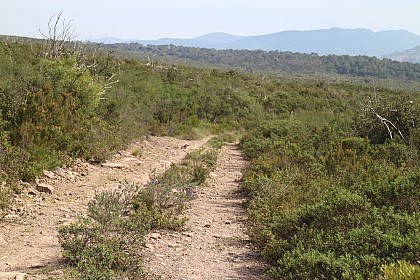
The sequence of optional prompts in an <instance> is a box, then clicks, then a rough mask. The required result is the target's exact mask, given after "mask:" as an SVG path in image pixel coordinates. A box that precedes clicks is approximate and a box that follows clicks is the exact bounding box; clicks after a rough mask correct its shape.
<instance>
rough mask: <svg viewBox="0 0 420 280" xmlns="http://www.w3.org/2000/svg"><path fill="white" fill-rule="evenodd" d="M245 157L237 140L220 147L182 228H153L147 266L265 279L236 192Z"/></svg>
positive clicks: (163, 271) (198, 275) (175, 273)
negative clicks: (169, 230) (214, 165)
mask: <svg viewBox="0 0 420 280" xmlns="http://www.w3.org/2000/svg"><path fill="white" fill-rule="evenodd" d="M245 164H246V162H245V161H244V160H243V158H242V154H241V152H240V150H239V148H238V146H237V145H233V144H229V145H226V146H224V147H223V148H222V150H221V152H220V154H219V157H218V160H217V168H216V169H215V171H213V172H212V173H211V176H210V179H208V181H207V184H205V185H207V186H203V187H200V188H199V190H198V198H196V199H195V200H193V201H192V202H191V204H190V205H189V207H188V210H187V211H186V212H187V213H186V216H187V217H188V219H189V220H188V222H187V225H186V231H184V232H154V233H152V234H150V238H149V241H148V244H147V249H146V250H147V251H148V253H147V254H146V260H145V262H146V267H147V268H148V269H149V270H150V271H151V273H152V274H154V275H159V276H161V277H162V279H195V280H197V279H200V280H203V279H212V280H215V279H224V280H226V279H251V280H252V279H262V278H263V277H262V276H263V270H264V266H263V264H262V263H261V262H260V261H259V255H258V253H257V251H256V250H255V248H254V247H253V245H252V244H251V241H250V239H249V236H248V235H247V234H246V227H245V224H244V222H245V208H244V205H243V204H244V202H245V199H244V198H243V196H242V195H241V194H240V193H238V187H239V183H238V182H239V181H240V179H241V177H242V174H241V169H242V168H243V167H244V166H245Z"/></svg>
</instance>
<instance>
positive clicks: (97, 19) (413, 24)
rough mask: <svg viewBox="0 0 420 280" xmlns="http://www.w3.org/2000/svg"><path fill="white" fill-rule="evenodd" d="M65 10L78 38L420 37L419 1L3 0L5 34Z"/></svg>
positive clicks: (41, 24)
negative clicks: (362, 32)
mask: <svg viewBox="0 0 420 280" xmlns="http://www.w3.org/2000/svg"><path fill="white" fill-rule="evenodd" d="M60 11H63V17H64V18H65V19H67V20H71V21H72V25H73V27H74V29H75V30H76V31H77V33H78V34H79V37H78V39H80V40H85V39H95V38H103V37H117V38H122V39H157V38H162V37H177V38H192V37H196V36H200V35H204V34H207V33H211V32H226V33H230V34H235V35H261V34H268V33H274V32H280V31H285V30H312V29H326V28H331V27H341V28H359V27H361V28H369V29H372V30H374V31H380V30H399V29H405V30H408V31H410V32H413V33H415V34H417V35H420V0H205V1H204V0H0V34H3V35H20V36H29V37H39V36H40V34H39V31H38V30H39V29H41V30H43V31H46V30H47V28H46V26H47V22H48V20H49V19H50V17H51V16H52V15H54V14H57V13H58V12H60Z"/></svg>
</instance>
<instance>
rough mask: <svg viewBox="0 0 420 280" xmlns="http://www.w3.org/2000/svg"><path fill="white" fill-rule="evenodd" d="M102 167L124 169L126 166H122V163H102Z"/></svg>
mask: <svg viewBox="0 0 420 280" xmlns="http://www.w3.org/2000/svg"><path fill="white" fill-rule="evenodd" d="M102 167H109V168H117V169H123V168H126V167H128V166H127V165H126V164H123V163H115V162H104V163H102Z"/></svg>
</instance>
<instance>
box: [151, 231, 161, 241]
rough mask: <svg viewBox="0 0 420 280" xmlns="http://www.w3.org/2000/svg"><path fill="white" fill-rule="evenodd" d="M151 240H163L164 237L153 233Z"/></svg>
mask: <svg viewBox="0 0 420 280" xmlns="http://www.w3.org/2000/svg"><path fill="white" fill-rule="evenodd" d="M150 238H151V239H155V240H157V239H161V238H162V235H161V234H160V233H157V232H153V233H152V234H151V235H150Z"/></svg>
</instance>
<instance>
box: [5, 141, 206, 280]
mask: <svg viewBox="0 0 420 280" xmlns="http://www.w3.org/2000/svg"><path fill="white" fill-rule="evenodd" d="M207 140H208V138H206V139H202V140H195V141H187V140H180V139H175V138H170V137H147V138H146V139H145V140H144V141H142V142H138V143H136V144H133V145H131V146H130V147H129V148H128V149H127V150H125V151H121V152H119V153H118V154H117V155H115V156H114V157H113V158H112V159H111V160H110V161H111V163H113V164H114V165H113V166H114V167H113V168H110V167H103V166H97V165H91V164H88V163H85V162H76V164H75V166H74V167H72V168H68V169H58V170H57V171H56V172H46V175H48V176H46V177H44V178H42V179H40V182H41V183H45V184H48V185H50V186H52V187H53V188H54V191H53V193H52V194H47V193H42V192H38V191H36V190H35V184H32V185H30V186H27V188H26V189H25V190H24V191H23V193H22V194H20V195H17V196H15V198H14V203H13V206H12V207H11V209H10V210H9V215H7V219H6V220H5V221H2V222H0V248H1V250H0V279H1V278H2V276H1V273H2V272H8V275H12V276H10V277H13V278H10V279H15V278H14V277H15V276H13V275H16V276H17V275H19V274H18V273H17V272H25V273H28V274H29V276H30V277H29V279H47V278H48V276H52V277H55V276H61V275H62V272H61V271H51V270H54V269H56V268H57V264H59V263H60V261H61V260H62V258H61V253H60V246H59V243H58V238H57V227H58V226H60V225H63V224H66V223H69V222H71V221H74V220H75V219H76V216H77V215H78V214H79V213H81V212H84V211H86V208H87V203H88V202H89V201H90V200H91V199H92V198H93V197H94V195H95V193H98V192H101V191H104V190H113V189H117V188H118V187H119V186H120V185H121V183H122V182H124V181H129V182H136V183H140V184H144V183H146V182H147V181H148V179H149V178H150V176H151V175H152V173H153V171H155V172H156V173H159V172H162V171H163V170H165V169H166V168H167V167H169V166H170V164H171V163H173V162H179V161H181V160H182V159H183V158H184V157H185V156H186V154H187V153H189V152H191V151H193V150H195V149H198V148H199V147H200V146H202V145H203V144H204V143H205V142H206V141H207ZM136 153H141V157H137V156H135V154H136ZM15 272H16V273H15ZM13 273H15V274H13ZM4 275H6V273H5V274H4Z"/></svg>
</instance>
